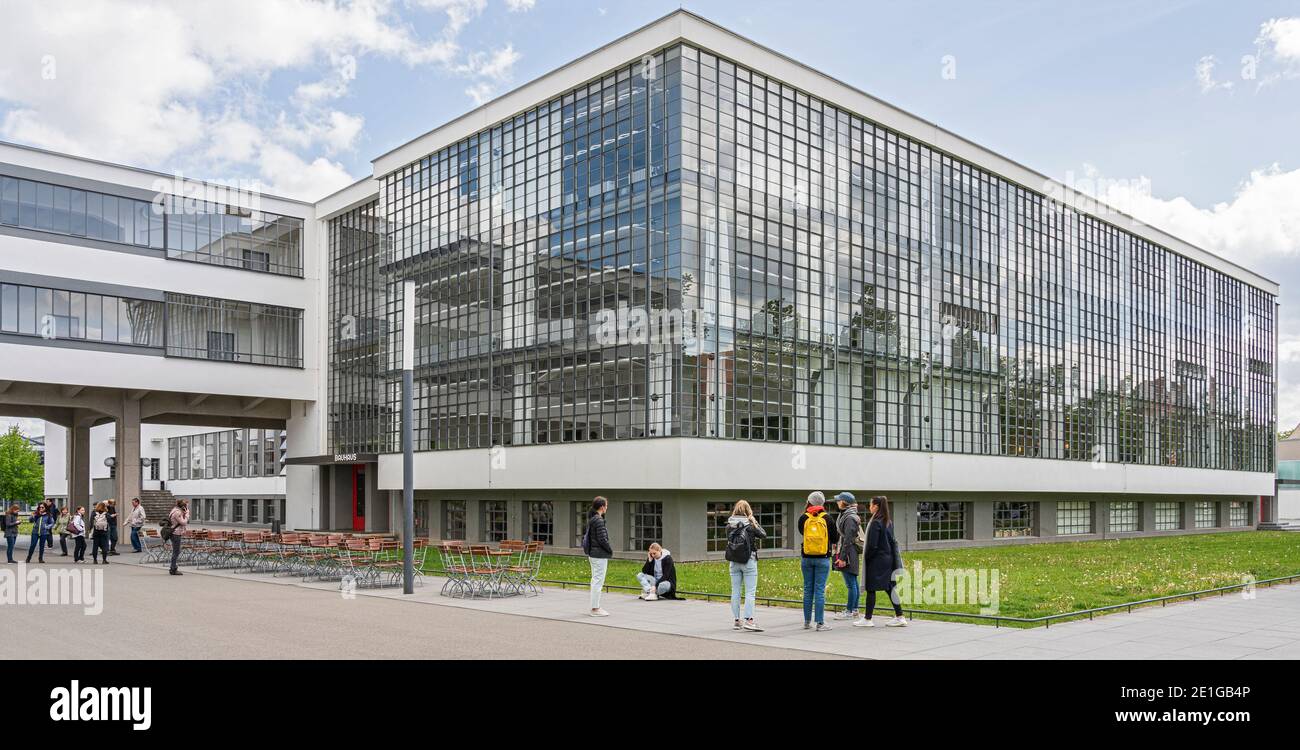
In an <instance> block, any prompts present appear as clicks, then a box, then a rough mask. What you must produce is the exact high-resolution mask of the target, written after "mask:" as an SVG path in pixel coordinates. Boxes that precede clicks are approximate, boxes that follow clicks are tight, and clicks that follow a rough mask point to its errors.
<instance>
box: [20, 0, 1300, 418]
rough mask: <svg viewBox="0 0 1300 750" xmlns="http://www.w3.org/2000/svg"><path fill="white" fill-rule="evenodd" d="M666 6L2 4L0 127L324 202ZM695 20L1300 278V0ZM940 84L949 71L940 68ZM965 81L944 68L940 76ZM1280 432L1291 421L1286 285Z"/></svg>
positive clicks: (865, 9) (410, 1)
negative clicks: (443, 127) (390, 156)
mask: <svg viewBox="0 0 1300 750" xmlns="http://www.w3.org/2000/svg"><path fill="white" fill-rule="evenodd" d="M677 7H679V3H677V2H666V1H659V0H637V1H635V2H633V1H630V0H357V1H356V2H351V3H344V2H328V3H312V2H306V0H303V1H302V2H296V1H295V2H278V1H273V0H223V2H221V3H199V2H194V3H176V2H170V1H166V0H104V1H103V2H97V1H96V0H76V1H75V2H74V1H72V0H47V1H45V2H31V1H29V2H20V1H18V0H0V19H3V21H4V22H3V23H0V139H2V140H8V141H14V142H20V143H27V144H31V145H36V146H43V147H47V148H52V149H55V150H61V151H69V152H73V153H81V154H85V155H89V156H94V157H96V158H102V159H107V160H112V161H119V162H123V163H128V164H133V165H138V166H142V167H149V168H154V169H160V170H164V171H168V172H171V171H173V170H177V169H180V170H183V171H184V172H185V173H186V174H187V175H191V176H195V177H203V178H211V179H221V180H233V179H241V180H250V179H251V180H260V181H261V182H262V183H263V184H264V185H265V186H266V188H267V189H268V190H271V191H273V192H279V193H283V194H287V195H292V196H295V197H301V198H305V199H316V198H319V197H321V196H323V195H325V194H327V193H328V192H331V191H332V190H334V189H336V188H338V187H341V186H343V185H345V184H347V183H348V182H350V181H351V180H353V179H356V178H360V177H362V176H364V175H366V174H368V172H369V168H370V159H372V158H373V157H375V156H377V155H379V154H381V153H383V152H385V151H387V150H389V149H391V148H393V147H395V146H397V145H400V144H401V143H404V142H405V141H407V140H410V139H411V138H414V137H416V136H417V135H419V134H421V133H424V132H426V131H428V130H431V129H432V128H434V127H436V126H438V125H439V124H441V123H443V122H446V121H447V120H449V119H452V118H453V117H455V116H457V115H460V114H462V113H464V112H465V111H467V110H468V109H470V108H472V107H473V106H475V104H476V103H478V102H480V101H485V100H487V99H490V98H491V97H492V96H494V95H497V94H500V93H503V92H504V91H507V90H509V89H510V88H513V87H514V86H517V85H519V84H522V83H525V82H527V81H529V80H531V79H533V78H535V77H537V76H540V75H542V74H544V73H546V72H547V71H549V70H552V69H554V68H555V67H557V66H559V65H561V64H563V63H565V62H568V61H569V60H572V59H574V58H575V57H578V56H580V55H582V54H584V53H586V52H588V51H590V50H592V49H594V48H596V47H598V46H600V45H603V44H605V43H607V42H609V41H612V40H613V39H615V38H617V37H619V36H621V35H623V34H626V33H628V32H630V31H632V30H633V29H635V28H637V27H639V26H641V25H643V24H645V23H648V22H650V21H652V20H654V19H655V18H658V17H659V16H661V15H664V14H665V13H668V12H670V11H672V10H675V9H676V8H677ZM686 7H687V8H689V9H691V10H693V11H695V12H697V13H699V14H701V15H703V16H705V17H707V18H709V19H710V20H713V21H715V22H717V23H719V24H722V25H724V26H727V27H729V28H732V29H734V30H735V31H737V32H739V33H741V34H743V35H745V36H748V37H750V38H752V39H754V40H756V41H758V42H760V43H762V44H765V45H767V46H769V47H772V48H774V49H776V50H778V51H780V52H783V53H785V54H788V55H790V56H791V57H794V58H796V59H798V60H800V61H802V62H804V63H807V64H809V65H811V66H813V67H815V68H818V69H820V70H822V71H824V72H826V73H828V74H830V75H833V76H835V77H837V78H839V79H841V80H843V81H845V82H847V83H849V84H851V85H854V86H856V87H858V88H861V89H863V90H865V91H867V92H868V93H870V94H873V95H875V96H877V97H879V98H882V99H884V100H886V101H889V102H891V103H893V104H896V105H898V106H900V107H902V108H904V109H907V110H909V111H911V112H913V113H915V114H917V115H919V116H921V117H924V118H926V119H928V120H931V121H934V122H936V123H938V124H940V125H942V126H944V127H945V128H947V129H949V130H952V131H954V132H956V133H959V134H961V135H963V136H966V137H968V138H970V139H972V140H974V141H976V142H978V143H980V144H982V145H984V146H986V147H989V148H991V149H992V150H994V151H997V152H999V153H1001V154H1003V155H1005V156H1008V157H1010V158H1012V159H1014V160H1016V161H1019V162H1021V163H1023V164H1025V165H1027V166H1029V167H1032V168H1034V169H1036V170H1038V171H1040V172H1043V173H1045V174H1047V175H1049V176H1051V177H1054V178H1057V179H1061V180H1066V181H1068V182H1073V183H1074V184H1076V185H1078V186H1081V187H1084V188H1087V187H1089V185H1093V186H1095V192H1098V193H1100V194H1101V196H1102V197H1104V198H1106V199H1108V200H1110V201H1112V202H1114V203H1116V204H1117V207H1119V208H1120V209H1122V210H1125V211H1127V212H1129V213H1133V214H1135V215H1137V216H1139V218H1143V219H1144V220H1147V221H1149V222H1150V223H1153V224H1155V225H1157V226H1160V227H1161V228H1164V229H1167V230H1168V231H1170V232H1172V233H1174V234H1177V235H1179V236H1182V237H1184V238H1186V239H1188V240H1189V241H1192V242H1194V243H1196V244H1199V245H1202V246H1204V247H1206V248H1207V249H1210V250H1212V251H1214V252H1217V253H1220V254H1222V255H1225V256H1227V257H1229V258H1231V259H1234V260H1237V261H1239V262H1242V263H1244V264H1246V265H1249V266H1251V267H1253V268H1255V269H1257V270H1259V271H1260V272H1261V273H1263V274H1264V275H1266V276H1269V277H1271V278H1273V279H1275V280H1277V281H1280V282H1282V283H1283V285H1284V287H1285V288H1289V287H1291V286H1292V284H1293V283H1295V282H1300V270H1297V264H1296V262H1295V260H1296V257H1297V255H1300V138H1297V137H1296V134H1297V133H1300V3H1297V2H1295V1H1294V0H1293V1H1292V2H1269V1H1267V0H1265V1H1261V2H1211V1H1208V0H1205V1H1200V2H1193V1H1189V0H1183V1H1178V2H1175V1H1172V0H1171V1H1165V0H1144V1H1143V2H1140V3H1135V2H1131V1H1130V2H1111V1H1110V0H1093V1H1092V2H1088V3H1045V2H1021V1H1012V0H1004V1H1002V2H970V1H961V0H952V1H950V2H938V1H933V2H922V1H914V2H863V1H862V0H853V1H843V2H832V1H830V0H800V1H798V2H794V1H791V0H750V1H749V2H735V1H732V0H698V1H697V2H691V3H687V4H686ZM945 73H947V75H945ZM954 73H955V74H954ZM1283 294H1284V307H1283V320H1284V323H1283V328H1282V339H1283V342H1282V351H1281V356H1282V359H1283V365H1282V377H1283V385H1282V391H1281V394H1280V421H1281V423H1282V424H1283V426H1290V425H1294V424H1295V423H1296V422H1300V389H1297V388H1296V384H1297V383H1300V314H1296V313H1293V312H1292V308H1291V306H1290V305H1286V304H1285V301H1286V295H1287V291H1286V290H1285V289H1284V293H1283Z"/></svg>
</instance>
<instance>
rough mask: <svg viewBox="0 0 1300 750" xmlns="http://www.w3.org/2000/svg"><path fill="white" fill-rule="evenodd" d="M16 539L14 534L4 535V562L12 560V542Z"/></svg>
mask: <svg viewBox="0 0 1300 750" xmlns="http://www.w3.org/2000/svg"><path fill="white" fill-rule="evenodd" d="M17 541H18V537H16V536H7V537H5V560H6V562H13V561H14V543H15V542H17Z"/></svg>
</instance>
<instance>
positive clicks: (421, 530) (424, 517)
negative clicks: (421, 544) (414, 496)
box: [403, 500, 429, 539]
mask: <svg viewBox="0 0 1300 750" xmlns="http://www.w3.org/2000/svg"><path fill="white" fill-rule="evenodd" d="M403 523H404V522H403ZM428 536H429V501H428V500H416V501H415V538H416V539H422V538H427V537H428Z"/></svg>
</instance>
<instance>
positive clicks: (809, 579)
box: [800, 557, 831, 625]
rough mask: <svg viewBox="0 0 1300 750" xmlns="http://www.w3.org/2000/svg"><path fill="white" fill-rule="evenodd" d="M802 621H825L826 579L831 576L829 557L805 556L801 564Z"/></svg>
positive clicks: (822, 622) (820, 623) (819, 623)
mask: <svg viewBox="0 0 1300 750" xmlns="http://www.w3.org/2000/svg"><path fill="white" fill-rule="evenodd" d="M800 567H801V568H802V570H803V621H804V622H812V621H813V619H814V616H815V618H816V621H817V624H818V625H822V624H824V623H825V622H826V579H827V578H830V576H831V559H830V558H829V557H805V558H803V565H802V566H800Z"/></svg>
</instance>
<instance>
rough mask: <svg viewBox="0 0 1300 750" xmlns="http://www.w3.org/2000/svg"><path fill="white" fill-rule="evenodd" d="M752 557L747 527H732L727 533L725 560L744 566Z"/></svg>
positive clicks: (752, 552)
mask: <svg viewBox="0 0 1300 750" xmlns="http://www.w3.org/2000/svg"><path fill="white" fill-rule="evenodd" d="M753 555H754V551H753V548H752V547H751V545H750V543H749V527H748V526H732V527H731V528H730V529H729V530H728V531H727V553H726V558H727V560H728V561H729V562H734V563H736V564H738V565H744V564H746V563H748V562H749V558H750V557H752V556H753Z"/></svg>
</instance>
